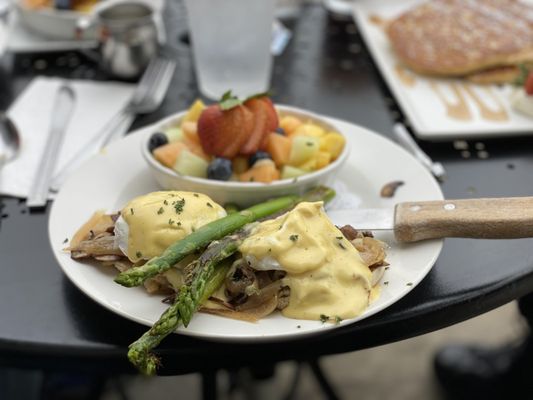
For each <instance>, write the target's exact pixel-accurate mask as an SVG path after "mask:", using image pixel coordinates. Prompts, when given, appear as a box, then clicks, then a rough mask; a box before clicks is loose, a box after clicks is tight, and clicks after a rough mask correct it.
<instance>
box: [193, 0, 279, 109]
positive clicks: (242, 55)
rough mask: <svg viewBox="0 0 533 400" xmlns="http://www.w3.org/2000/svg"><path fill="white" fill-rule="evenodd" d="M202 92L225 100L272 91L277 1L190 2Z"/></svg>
mask: <svg viewBox="0 0 533 400" xmlns="http://www.w3.org/2000/svg"><path fill="white" fill-rule="evenodd" d="M185 4H186V7H187V13H188V21H189V32H190V37H191V42H192V48H193V57H194V63H195V71H196V79H197V81H198V86H199V89H200V92H201V93H202V94H203V95H204V96H206V97H209V98H211V99H219V98H220V97H221V96H222V94H224V93H225V92H226V91H228V90H231V91H232V92H233V93H234V94H237V95H238V96H239V97H246V96H249V95H252V94H255V93H260V92H266V91H268V89H269V87H270V75H271V69H272V55H271V53H270V43H271V38H272V23H273V20H274V8H275V7H274V5H275V1H274V0H186V1H185Z"/></svg>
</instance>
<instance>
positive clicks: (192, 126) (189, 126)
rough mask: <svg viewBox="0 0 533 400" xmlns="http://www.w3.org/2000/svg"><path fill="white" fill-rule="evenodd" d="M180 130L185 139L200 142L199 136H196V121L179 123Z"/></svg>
mask: <svg viewBox="0 0 533 400" xmlns="http://www.w3.org/2000/svg"><path fill="white" fill-rule="evenodd" d="M181 130H182V131H183V134H184V135H185V137H186V138H187V139H189V140H190V141H192V142H196V143H198V144H200V137H199V136H198V124H197V123H196V122H191V121H186V122H184V123H183V124H181Z"/></svg>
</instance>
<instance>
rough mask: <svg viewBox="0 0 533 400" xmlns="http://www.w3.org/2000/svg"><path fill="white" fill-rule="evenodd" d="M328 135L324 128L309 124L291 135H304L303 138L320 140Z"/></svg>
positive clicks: (300, 127)
mask: <svg viewBox="0 0 533 400" xmlns="http://www.w3.org/2000/svg"><path fill="white" fill-rule="evenodd" d="M325 134H326V131H325V130H324V128H322V127H320V126H318V125H316V124H312V123H308V124H302V125H300V126H299V127H298V128H296V130H295V131H294V132H293V133H291V135H303V136H311V137H315V138H320V137H322V136H324V135H325Z"/></svg>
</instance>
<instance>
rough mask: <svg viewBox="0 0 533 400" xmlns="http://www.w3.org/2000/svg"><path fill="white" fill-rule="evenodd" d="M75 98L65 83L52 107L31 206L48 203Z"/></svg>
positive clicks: (30, 202) (31, 194)
mask: <svg viewBox="0 0 533 400" xmlns="http://www.w3.org/2000/svg"><path fill="white" fill-rule="evenodd" d="M75 98H76V96H75V94H74V90H73V89H72V88H71V87H70V85H69V84H68V83H64V84H62V85H61V86H60V87H59V89H58V91H57V94H56V98H55V102H54V106H53V108H52V121H51V123H50V130H49V134H48V139H47V142H46V147H45V149H44V152H43V154H42V156H41V160H40V161H39V169H38V170H37V174H36V175H35V178H34V181H33V184H32V187H31V190H30V193H29V195H28V198H27V200H26V205H27V206H28V207H30V208H35V207H44V206H45V205H46V201H47V200H48V192H49V188H50V179H51V177H52V173H53V172H54V168H55V166H56V163H57V159H58V155H59V152H60V150H61V146H62V144H63V139H64V137H65V132H66V128H67V125H68V122H69V121H70V118H71V116H72V111H73V109H74V103H75Z"/></svg>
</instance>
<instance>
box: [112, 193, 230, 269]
mask: <svg viewBox="0 0 533 400" xmlns="http://www.w3.org/2000/svg"><path fill="white" fill-rule="evenodd" d="M224 216H226V210H224V208H223V207H221V206H220V205H219V204H217V203H215V202H214V201H213V200H211V198H210V197H208V196H206V195H205V194H201V193H191V192H178V191H161V192H153V193H149V194H146V195H144V196H140V197H136V198H135V199H133V200H131V201H130V202H129V203H128V204H126V206H124V208H123V209H122V211H121V212H120V217H119V218H118V219H117V221H116V223H115V237H116V240H117V244H118V247H119V248H120V250H122V252H123V253H124V254H125V255H126V256H127V257H128V259H129V260H130V261H131V262H133V263H136V262H139V261H141V260H149V259H150V258H152V257H155V256H158V255H160V254H161V253H162V252H163V251H164V250H165V249H166V248H167V247H168V246H170V245H171V244H172V243H174V242H176V241H178V240H180V239H183V238H184V237H185V236H187V235H189V234H190V233H192V232H194V231H195V230H196V229H198V228H199V227H201V226H203V225H205V224H207V223H209V222H211V221H214V220H216V219H219V218H222V217H224Z"/></svg>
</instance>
